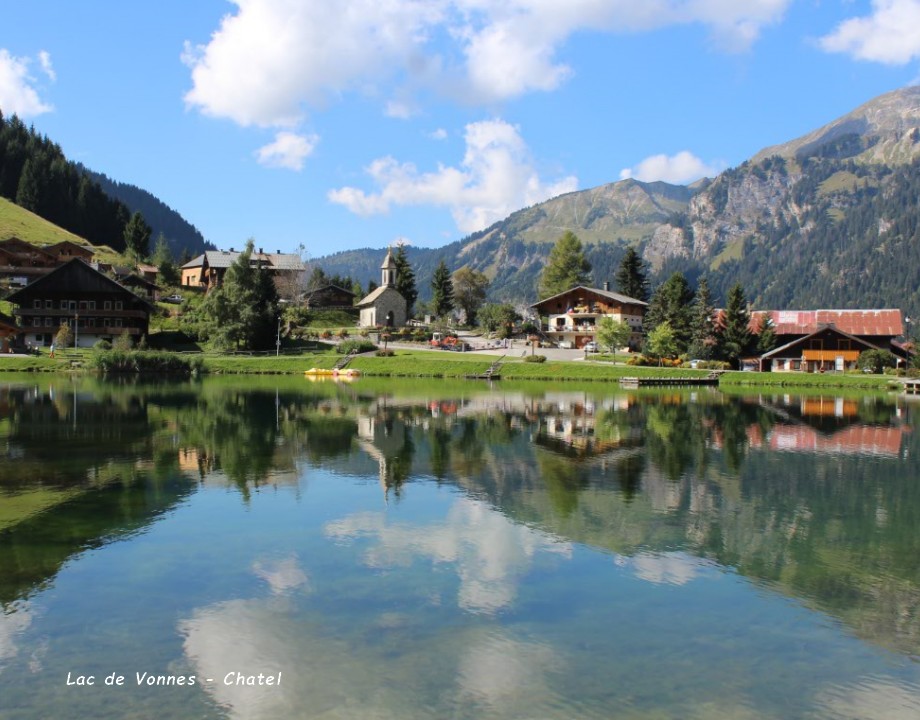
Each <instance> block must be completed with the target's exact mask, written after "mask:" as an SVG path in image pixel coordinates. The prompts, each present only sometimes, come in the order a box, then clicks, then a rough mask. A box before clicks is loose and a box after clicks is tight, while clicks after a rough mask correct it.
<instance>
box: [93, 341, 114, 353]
mask: <svg viewBox="0 0 920 720" xmlns="http://www.w3.org/2000/svg"><path fill="white" fill-rule="evenodd" d="M111 349H112V343H110V342H109V341H108V340H97V341H96V344H95V345H93V350H98V351H100V352H101V351H103V350H111Z"/></svg>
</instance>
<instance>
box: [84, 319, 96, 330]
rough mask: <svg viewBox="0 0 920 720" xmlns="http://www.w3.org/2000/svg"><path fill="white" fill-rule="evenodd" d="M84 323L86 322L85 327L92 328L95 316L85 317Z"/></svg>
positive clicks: (94, 324)
mask: <svg viewBox="0 0 920 720" xmlns="http://www.w3.org/2000/svg"><path fill="white" fill-rule="evenodd" d="M84 323H85V324H86V327H91V328H94V327H96V318H86V320H84Z"/></svg>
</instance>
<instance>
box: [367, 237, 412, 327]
mask: <svg viewBox="0 0 920 720" xmlns="http://www.w3.org/2000/svg"><path fill="white" fill-rule="evenodd" d="M357 307H358V310H359V311H360V317H359V320H358V322H359V324H360V325H361V327H368V328H370V327H377V326H380V327H402V326H404V325H405V324H406V320H408V318H407V317H406V315H407V313H406V299H405V298H404V297H403V296H402V294H400V292H399V291H398V290H397V289H396V259H395V258H394V257H393V251H392V249H388V250H387V256H386V257H385V258H384V260H383V264H382V265H381V266H380V287H378V288H377V289H376V290H374V291H373V292H372V293H370V294H369V295H367V296H366V297H364V298H363V299H362V300H361V302H359V303H358V305H357Z"/></svg>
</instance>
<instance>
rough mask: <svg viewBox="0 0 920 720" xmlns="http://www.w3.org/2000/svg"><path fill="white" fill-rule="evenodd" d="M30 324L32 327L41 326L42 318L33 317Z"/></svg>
mask: <svg viewBox="0 0 920 720" xmlns="http://www.w3.org/2000/svg"><path fill="white" fill-rule="evenodd" d="M32 326H33V327H41V326H42V319H41V318H40V317H34V318H32Z"/></svg>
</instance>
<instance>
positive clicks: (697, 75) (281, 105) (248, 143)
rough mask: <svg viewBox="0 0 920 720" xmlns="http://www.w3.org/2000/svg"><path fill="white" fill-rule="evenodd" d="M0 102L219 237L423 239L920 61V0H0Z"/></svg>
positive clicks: (855, 93)
mask: <svg viewBox="0 0 920 720" xmlns="http://www.w3.org/2000/svg"><path fill="white" fill-rule="evenodd" d="M0 17H2V24H0V110H2V111H3V113H4V114H5V115H9V114H12V113H14V112H15V113H17V114H18V115H20V117H22V118H24V119H25V120H26V121H27V122H29V123H31V124H33V125H34V126H35V127H36V129H37V130H39V131H40V132H43V133H45V134H47V135H48V136H49V137H50V138H51V139H53V140H54V141H56V142H58V143H59V144H60V145H61V147H62V148H63V150H64V152H65V153H66V154H67V155H68V157H70V158H72V159H74V160H78V161H80V162H82V163H84V164H85V165H87V166H88V167H90V168H92V169H93V170H96V171H98V172H102V173H105V174H106V175H108V176H109V177H111V178H113V179H115V180H119V181H121V182H127V183H132V184H135V185H138V186H140V187H142V188H144V189H146V190H149V191H150V192H152V193H153V194H155V195H156V196H158V197H159V198H160V199H161V200H163V201H164V202H165V203H167V204H168V205H170V206H171V207H173V208H175V209H176V210H178V211H179V212H180V213H182V215H183V216H184V217H185V218H186V219H187V220H189V221H190V222H191V223H193V224H194V225H196V226H197V227H198V228H199V229H200V230H201V231H202V233H203V234H204V236H205V237H206V238H207V239H208V240H210V241H211V242H214V243H215V244H216V245H218V246H219V247H222V248H229V247H240V246H242V245H243V243H244V242H245V240H246V239H247V238H249V237H252V238H254V239H255V241H256V245H257V246H262V247H265V248H266V249H280V250H282V251H289V250H293V249H295V248H296V247H297V246H298V245H300V244H303V245H304V246H305V248H306V249H307V252H308V253H309V254H310V255H311V256H312V257H320V256H323V255H326V254H329V253H331V252H335V251H337V250H343V249H348V248H356V247H375V248H377V247H380V248H382V247H385V246H386V245H388V244H390V243H393V242H395V241H397V240H399V239H403V240H406V241H408V242H410V243H412V244H414V245H420V246H426V247H437V246H440V245H443V244H445V243H447V242H451V241H453V240H457V239H459V238H462V237H464V236H466V235H467V234H469V233H470V232H473V231H475V230H479V229H482V228H484V227H486V226H488V225H489V224H491V223H492V222H494V221H495V220H498V219H501V218H503V217H505V216H507V215H508V214H509V213H510V212H512V211H514V210H516V209H519V208H521V207H524V206H527V205H531V204H533V203H536V202H539V201H542V200H545V199H547V198H548V197H551V196H553V195H557V194H559V193H561V192H565V191H569V190H575V189H584V188H589V187H594V186H596V185H601V184H603V183H607V182H612V181H615V180H618V179H620V178H622V177H628V176H632V177H636V178H639V179H642V180H658V179H661V180H667V181H670V182H677V183H687V182H692V181H693V180H695V179H697V178H699V177H701V176H703V175H712V174H714V173H716V172H718V171H719V170H721V169H724V168H726V167H731V166H734V165H737V164H739V163H741V162H743V161H744V160H745V159H747V158H748V157H750V156H751V155H753V154H754V153H756V152H757V151H758V150H760V149H761V148H763V147H765V146H768V145H772V144H775V143H779V142H784V141H786V140H790V139H793V138H794V137H797V136H799V135H802V134H804V133H806V132H809V131H810V130H813V129H815V128H816V127H819V126H820V125H823V124H825V123H827V122H829V121H831V120H833V119H834V118H836V117H838V116H840V115H842V114H845V113H847V112H849V111H850V110H852V109H854V108H856V107H857V106H858V105H860V104H862V103H864V102H866V101H868V100H870V99H872V98H873V97H875V96H877V95H880V94H882V93H884V92H887V91H889V90H894V89H897V88H899V87H903V86H905V85H908V84H912V83H915V82H917V81H918V79H920V0H871V1H869V0H839V1H831V0H747V1H745V0H643V1H642V2H639V1H637V0H337V1H336V2H331V1H330V0H234V2H228V1H227V0H194V2H187V1H184V0H183V1H180V0H161V1H160V2H157V3H142V2H124V1H123V0H96V1H93V0H89V1H87V2H71V1H65V0H30V1H29V2H12V1H11V0H0Z"/></svg>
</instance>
